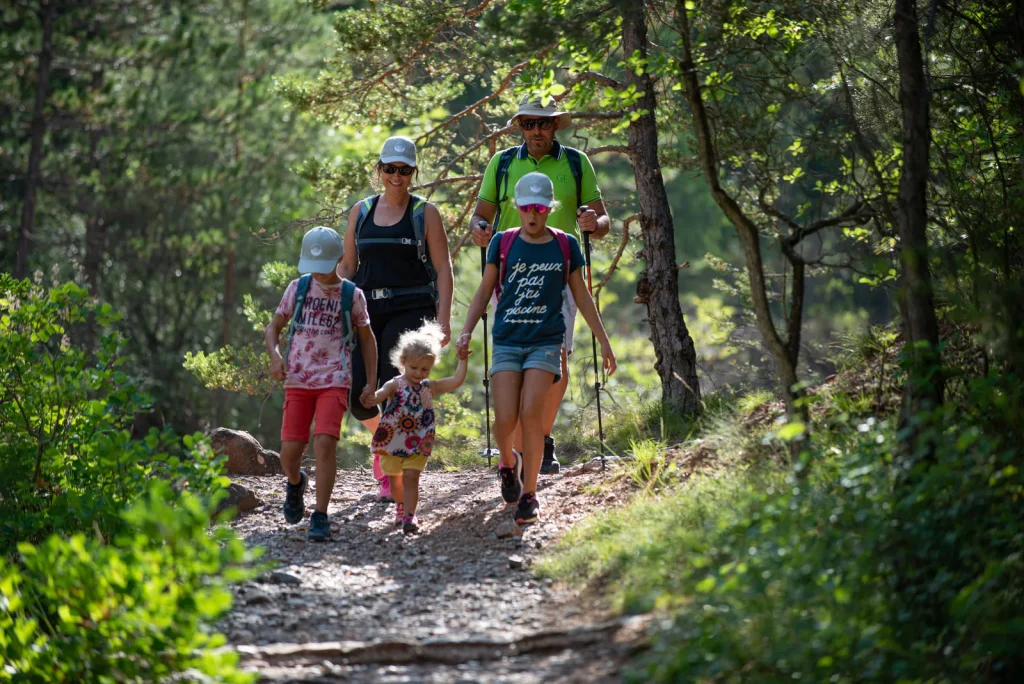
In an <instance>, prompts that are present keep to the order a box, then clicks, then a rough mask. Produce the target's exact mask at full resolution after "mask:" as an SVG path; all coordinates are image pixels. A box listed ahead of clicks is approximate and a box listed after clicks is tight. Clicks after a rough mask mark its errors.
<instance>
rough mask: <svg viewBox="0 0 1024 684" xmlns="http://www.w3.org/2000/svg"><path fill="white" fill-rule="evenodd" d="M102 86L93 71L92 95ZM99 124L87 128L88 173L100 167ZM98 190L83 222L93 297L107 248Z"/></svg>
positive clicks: (99, 76) (87, 274)
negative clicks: (87, 216)
mask: <svg viewBox="0 0 1024 684" xmlns="http://www.w3.org/2000/svg"><path fill="white" fill-rule="evenodd" d="M102 87H103V71H102V70H98V71H94V72H93V75H92V95H93V97H94V98H98V97H99V94H100V90H101V89H102ZM99 142H100V131H99V126H98V125H97V123H96V122H95V121H94V122H92V125H91V127H90V130H89V173H90V174H97V175H98V172H99V169H100V162H99ZM100 195H101V193H100V192H96V191H94V192H93V193H92V200H91V204H92V209H91V210H90V212H89V218H88V219H86V222H85V258H84V260H83V268H84V270H85V281H86V283H88V285H89V291H90V292H91V293H92V295H93V296H94V297H96V296H99V293H100V290H99V287H100V264H101V263H103V255H104V253H105V252H106V249H107V224H106V221H105V220H104V219H103V217H102V216H101V215H100V214H101V210H100V207H101V206H102V202H101V201H100Z"/></svg>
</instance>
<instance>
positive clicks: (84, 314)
mask: <svg viewBox="0 0 1024 684" xmlns="http://www.w3.org/2000/svg"><path fill="white" fill-rule="evenodd" d="M116 318H117V317H116V316H115V315H114V314H113V312H112V310H111V307H110V305H108V304H95V303H93V302H92V301H91V300H90V299H89V298H88V296H87V294H86V292H85V290H84V289H83V288H81V287H78V286H77V285H74V284H72V283H68V284H65V285H60V286H57V287H54V288H52V289H49V290H46V289H44V288H41V287H39V286H36V285H33V284H32V283H30V282H29V281H15V280H13V279H12V278H10V276H7V275H6V274H0V369H2V370H0V385H2V387H0V449H2V451H3V453H4V458H3V459H2V461H0V546H4V547H8V546H11V545H12V544H13V543H14V542H17V541H25V540H29V541H36V540H39V539H42V538H43V537H45V536H46V535H47V534H49V533H51V532H61V533H65V534H70V533H73V532H76V531H82V530H93V529H96V530H98V531H99V532H100V533H102V534H104V535H111V534H113V533H114V532H116V530H117V529H119V527H120V523H121V518H120V512H121V510H123V508H124V507H125V506H127V505H128V504H130V503H131V502H132V501H134V500H135V498H136V497H138V496H139V495H140V494H142V493H143V492H144V491H145V490H146V488H147V487H148V483H149V481H150V479H151V478H152V477H154V476H158V477H160V478H162V479H164V480H166V481H167V482H170V483H172V485H173V486H174V487H175V488H177V489H183V488H186V487H187V488H191V489H192V490H194V491H197V492H200V493H202V494H204V495H208V494H210V493H212V492H213V491H215V490H217V489H220V488H221V487H222V486H223V485H224V481H223V480H224V478H222V477H221V476H220V471H219V467H218V461H215V460H214V459H213V457H212V453H211V452H210V449H209V445H208V444H207V443H206V442H205V441H203V440H202V439H201V438H199V436H196V437H187V438H185V440H184V441H182V440H181V439H179V438H178V437H177V436H176V435H175V434H174V433H173V432H172V431H170V430H165V431H164V432H158V431H157V430H156V429H153V430H151V431H150V433H149V434H148V435H147V436H146V437H145V439H142V440H138V441H133V440H132V439H131V437H130V428H131V425H132V422H133V421H134V419H135V416H136V414H137V413H139V412H142V411H145V410H147V409H148V407H149V405H150V402H149V398H148V397H147V396H146V395H145V394H144V393H143V392H141V390H140V389H139V386H138V383H137V382H136V381H135V380H134V379H133V378H131V377H129V376H128V375H127V374H125V373H124V372H123V371H122V370H121V367H122V366H123V364H124V363H125V357H124V355H123V350H124V342H123V340H121V339H120V338H119V337H118V336H117V335H116V333H113V332H110V331H109V326H110V325H111V324H112V323H113V322H114V321H115V320H116ZM85 325H89V326H92V327H93V329H94V330H98V331H100V332H101V334H100V335H98V344H97V349H96V352H95V354H93V353H90V352H88V351H86V350H84V349H82V348H80V347H78V346H75V345H73V344H72V343H71V339H70V335H72V334H74V332H75V330H74V329H75V328H77V327H80V326H85Z"/></svg>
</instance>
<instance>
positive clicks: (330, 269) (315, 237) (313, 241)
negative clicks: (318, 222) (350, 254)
mask: <svg viewBox="0 0 1024 684" xmlns="http://www.w3.org/2000/svg"><path fill="white" fill-rule="evenodd" d="M343 256H345V243H344V242H342V241H341V236H340V235H338V231H336V230H334V229H333V228H328V227H327V226H317V227H316V228H313V229H311V230H310V231H309V232H307V233H306V234H305V235H303V236H302V252H301V254H300V255H299V273H334V271H335V269H336V268H338V259H340V258H341V257H343Z"/></svg>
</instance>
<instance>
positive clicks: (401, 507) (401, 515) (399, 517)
mask: <svg viewBox="0 0 1024 684" xmlns="http://www.w3.org/2000/svg"><path fill="white" fill-rule="evenodd" d="M403 522H405V504H404V503H400V504H398V505H397V506H395V527H401V526H402V523H403Z"/></svg>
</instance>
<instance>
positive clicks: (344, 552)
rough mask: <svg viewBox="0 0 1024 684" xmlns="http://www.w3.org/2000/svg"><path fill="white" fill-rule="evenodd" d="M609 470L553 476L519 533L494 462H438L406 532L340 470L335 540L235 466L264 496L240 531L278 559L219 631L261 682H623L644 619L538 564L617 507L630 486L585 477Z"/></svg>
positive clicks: (240, 596)
mask: <svg viewBox="0 0 1024 684" xmlns="http://www.w3.org/2000/svg"><path fill="white" fill-rule="evenodd" d="M606 477H607V474H602V473H600V472H597V471H596V469H595V468H593V467H586V466H585V467H580V468H576V469H572V470H567V471H565V470H564V471H563V474H561V475H558V476H553V477H544V478H542V481H541V487H540V491H539V492H538V495H539V498H540V500H541V505H542V517H541V522H539V523H538V524H537V525H534V526H533V527H531V528H529V529H526V530H520V529H519V528H518V527H517V526H515V525H514V524H513V523H512V511H513V508H514V507H512V506H508V507H506V506H505V504H504V503H503V502H502V501H501V498H500V496H499V494H498V485H497V478H496V476H495V475H494V471H491V470H487V469H483V468H481V469H474V470H469V471H463V472H455V473H443V472H431V471H428V472H426V473H424V475H423V480H422V484H421V500H422V502H421V505H420V511H419V513H418V515H419V517H420V521H421V526H422V532H421V533H420V534H419V535H418V536H412V537H405V536H403V535H402V534H401V532H400V531H399V530H398V529H397V528H396V527H394V525H393V519H394V506H393V505H391V506H387V505H384V504H378V503H376V502H375V501H374V495H373V494H374V491H375V487H374V483H373V481H372V479H371V478H370V476H369V475H368V474H367V473H366V472H365V471H351V470H345V471H339V473H338V480H337V484H336V485H335V490H334V498H333V499H332V503H331V511H330V519H331V528H332V530H333V533H334V541H332V542H330V543H326V544H313V543H307V542H306V537H305V534H306V522H308V517H307V518H306V521H304V522H303V523H300V524H299V525H297V526H290V525H286V524H285V523H284V519H283V517H282V515H281V511H280V505H281V503H282V502H283V500H284V480H283V478H281V477H238V478H236V481H238V482H240V483H241V484H244V485H245V486H246V487H249V488H250V489H251V490H253V492H254V493H255V494H256V495H257V496H258V497H259V498H260V499H261V500H262V501H264V502H265V503H264V505H262V506H260V507H258V508H256V509H255V510H253V511H251V512H249V513H246V514H243V515H242V516H241V517H239V518H238V519H237V520H236V521H235V523H234V528H235V530H236V531H237V532H238V534H239V535H240V536H241V537H243V538H244V539H245V540H246V541H247V543H249V544H251V545H259V546H263V547H264V548H265V554H266V555H265V557H266V558H268V559H273V560H276V561H278V568H277V570H276V571H275V572H274V573H269V574H268V575H265V576H263V577H261V578H259V579H257V580H253V581H250V582H247V583H244V584H242V585H239V586H238V587H236V589H235V595H236V601H235V607H234V610H233V611H232V612H231V613H230V614H229V615H228V616H227V617H225V618H224V620H223V622H222V624H221V625H220V628H221V629H222V630H223V631H224V632H225V634H226V635H227V637H228V640H229V642H230V644H231V645H233V646H234V647H236V648H237V649H238V650H239V652H240V653H242V658H243V664H244V666H245V667H246V668H249V669H254V670H256V671H258V672H259V673H260V674H261V675H262V677H263V679H264V681H274V682H277V681H318V682H338V681H345V682H481V681H486V682H517V683H518V682H540V681H545V682H554V681H565V682H605V681H618V679H619V677H618V673H619V670H620V668H621V665H622V662H623V661H624V659H625V658H626V657H627V656H628V654H629V652H630V650H631V648H632V646H633V644H634V643H636V640H637V638H638V637H639V636H640V633H641V632H642V630H643V625H642V624H640V623H639V622H637V621H630V620H613V619H610V617H609V616H608V615H607V614H605V613H604V612H603V611H602V610H601V609H600V607H598V606H596V605H594V604H593V603H592V602H591V601H590V600H588V599H586V598H585V597H582V596H580V595H579V594H578V593H576V592H574V591H572V590H569V589H567V588H565V587H561V586H558V585H552V584H551V582H550V580H539V579H537V578H535V577H534V576H533V575H532V574H531V573H530V571H529V567H530V565H531V563H532V562H533V560H534V559H535V558H537V557H538V555H539V554H541V553H543V552H544V550H545V549H547V548H549V547H550V546H551V545H552V544H553V543H554V542H555V540H557V539H558V537H559V536H560V535H561V534H562V533H564V532H565V530H567V529H568V528H569V527H571V526H572V525H573V524H574V523H576V522H578V521H579V520H581V519H582V518H584V517H586V516H587V515H588V514H589V513H590V512H592V511H593V510H595V509H597V508H604V507H607V506H609V505H614V504H615V503H616V501H617V499H618V498H619V496H621V494H620V495H616V494H615V493H609V490H604V491H601V492H600V493H595V489H596V488H594V487H588V485H593V484H596V483H597V482H599V481H600V480H603V479H605V478H606ZM312 482H315V475H314V476H313V477H311V484H312ZM312 504H313V488H312V487H310V491H309V492H308V493H307V495H306V505H307V512H308V511H311V510H312V508H311V507H312Z"/></svg>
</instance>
